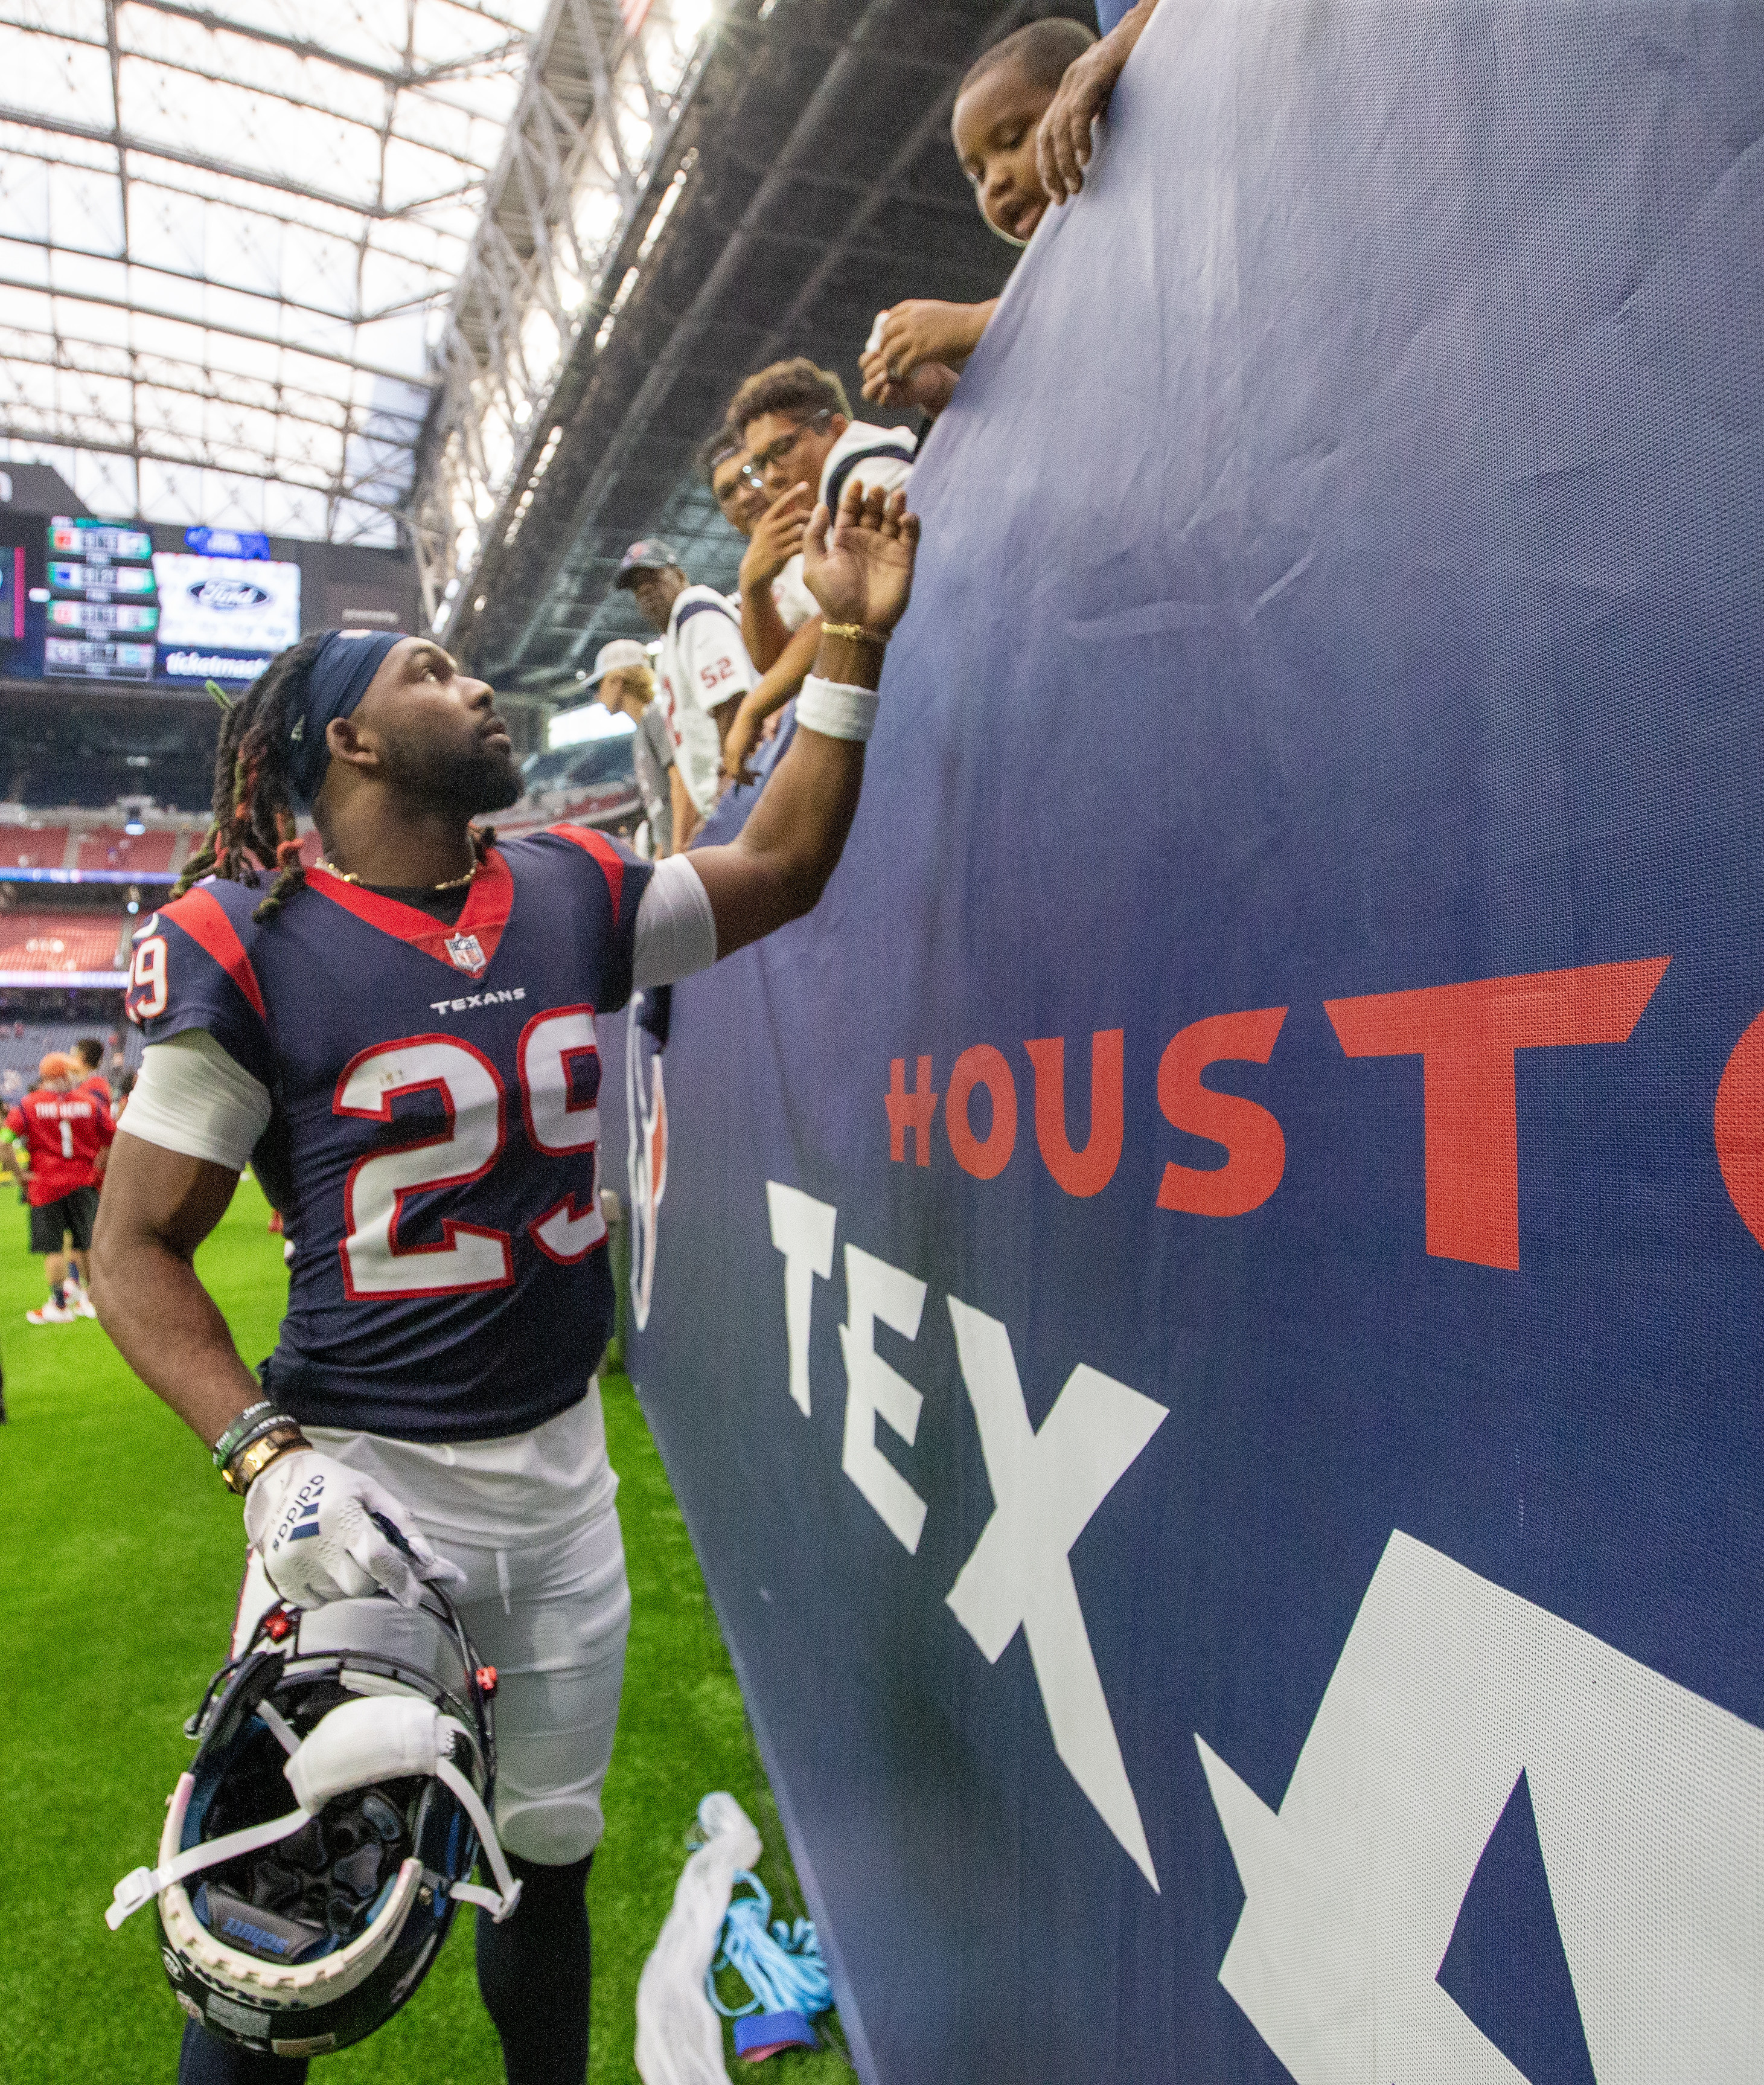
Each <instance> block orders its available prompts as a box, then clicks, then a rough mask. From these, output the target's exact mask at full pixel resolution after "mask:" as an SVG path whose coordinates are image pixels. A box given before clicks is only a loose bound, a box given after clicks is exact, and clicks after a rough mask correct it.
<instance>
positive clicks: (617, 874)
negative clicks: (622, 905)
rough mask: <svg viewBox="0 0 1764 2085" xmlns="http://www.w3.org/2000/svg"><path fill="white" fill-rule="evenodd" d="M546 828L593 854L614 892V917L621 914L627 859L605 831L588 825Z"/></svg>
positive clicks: (608, 885) (610, 888)
mask: <svg viewBox="0 0 1764 2085" xmlns="http://www.w3.org/2000/svg"><path fill="white" fill-rule="evenodd" d="M545 830H546V831H547V832H549V833H555V834H557V835H558V839H561V840H573V841H574V842H575V844H576V845H577V846H578V847H580V848H581V849H582V850H583V852H584V853H585V854H592V856H594V859H595V860H596V861H597V862H599V864H600V872H601V873H602V874H603V875H604V877H605V878H606V887H607V889H608V891H609V892H610V893H611V894H612V898H613V918H614V919H617V918H618V916H619V897H620V894H621V892H622V891H623V890H624V888H625V860H624V857H623V856H621V854H620V852H619V851H618V849H617V847H614V846H613V843H612V842H611V841H610V840H609V839H608V838H607V836H606V834H604V833H597V832H595V831H593V830H591V829H590V828H589V827H588V826H546V828H545Z"/></svg>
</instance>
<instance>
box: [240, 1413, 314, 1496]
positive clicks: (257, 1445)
mask: <svg viewBox="0 0 1764 2085" xmlns="http://www.w3.org/2000/svg"><path fill="white" fill-rule="evenodd" d="M311 1446H312V1442H310V1441H309V1440H307V1437H306V1436H305V1434H303V1433H302V1432H301V1431H300V1429H299V1427H298V1426H278V1427H276V1428H275V1429H274V1430H273V1431H271V1432H270V1433H264V1434H260V1435H259V1437H257V1440H255V1441H253V1442H252V1444H251V1446H249V1447H248V1448H244V1449H241V1450H240V1453H239V1454H236V1455H235V1456H234V1458H233V1459H232V1460H231V1462H230V1463H228V1464H227V1467H226V1468H225V1469H224V1470H223V1471H221V1478H222V1480H223V1483H224V1484H226V1486H227V1489H228V1491H230V1492H236V1493H238V1494H239V1496H240V1497H241V1498H243V1497H244V1496H245V1494H246V1493H247V1492H248V1491H249V1490H250V1488H251V1487H252V1483H253V1481H254V1480H256V1479H257V1478H258V1477H261V1476H262V1475H263V1473H264V1471H265V1470H266V1469H267V1468H268V1467H269V1465H270V1464H271V1463H273V1462H274V1460H275V1459H276V1458H277V1456H278V1455H282V1454H287V1453H288V1452H289V1451H290V1450H291V1449H295V1448H310V1447H311Z"/></svg>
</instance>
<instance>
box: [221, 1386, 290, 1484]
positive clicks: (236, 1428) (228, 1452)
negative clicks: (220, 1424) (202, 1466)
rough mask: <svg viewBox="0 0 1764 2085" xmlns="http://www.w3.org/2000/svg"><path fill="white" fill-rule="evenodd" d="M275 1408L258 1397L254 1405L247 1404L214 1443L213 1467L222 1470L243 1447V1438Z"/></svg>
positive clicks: (266, 1399) (266, 1400)
mask: <svg viewBox="0 0 1764 2085" xmlns="http://www.w3.org/2000/svg"><path fill="white" fill-rule="evenodd" d="M274 1409H275V1407H274V1405H273V1404H271V1403H270V1402H269V1399H268V1398H267V1397H260V1398H259V1399H258V1400H257V1403H255V1404H248V1405H247V1406H246V1407H245V1408H244V1411H243V1412H240V1415H239V1416H238V1417H237V1418H236V1419H235V1420H233V1421H232V1422H231V1425H229V1426H227V1429H226V1430H225V1431H224V1432H223V1433H222V1435H221V1437H220V1438H219V1440H218V1441H217V1442H215V1443H214V1467H215V1468H216V1469H217V1470H224V1469H225V1468H226V1467H227V1464H228V1463H230V1462H231V1460H232V1459H233V1458H234V1456H235V1455H236V1454H238V1453H239V1451H240V1449H241V1448H243V1447H244V1445H245V1436H246V1435H247V1434H248V1433H250V1432H252V1429H254V1428H255V1427H256V1425H257V1422H258V1420H260V1419H262V1418H264V1417H265V1416H266V1415H267V1414H269V1412H274Z"/></svg>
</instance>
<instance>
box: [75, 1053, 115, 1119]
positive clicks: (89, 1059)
mask: <svg viewBox="0 0 1764 2085" xmlns="http://www.w3.org/2000/svg"><path fill="white" fill-rule="evenodd" d="M73 1057H74V1064H75V1065H76V1066H77V1068H78V1083H77V1084H76V1085H75V1086H74V1092H75V1093H90V1094H91V1096H92V1098H94V1099H95V1100H100V1101H102V1102H104V1112H105V1114H107V1115H108V1114H109V1113H110V1112H111V1105H110V1081H109V1080H108V1079H107V1078H106V1077H105V1076H104V1073H103V1072H102V1071H101V1070H100V1065H102V1064H103V1063H104V1044H103V1043H102V1042H100V1041H99V1039H98V1038H97V1037H96V1036H95V1035H83V1036H82V1037H81V1038H80V1039H79V1041H78V1042H76V1043H75V1044H74V1048H73Z"/></svg>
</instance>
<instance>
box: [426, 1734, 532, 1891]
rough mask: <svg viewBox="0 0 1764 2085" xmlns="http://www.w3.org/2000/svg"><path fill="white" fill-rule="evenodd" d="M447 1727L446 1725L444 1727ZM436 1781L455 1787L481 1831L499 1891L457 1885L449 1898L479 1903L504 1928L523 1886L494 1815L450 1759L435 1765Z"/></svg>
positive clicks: (463, 1884) (468, 1885) (482, 1841)
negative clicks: (504, 1848)
mask: <svg viewBox="0 0 1764 2085" xmlns="http://www.w3.org/2000/svg"><path fill="white" fill-rule="evenodd" d="M444 1727H445V1726H444ZM452 1728H453V1729H454V1730H459V1731H460V1736H461V1737H464V1735H465V1732H464V1730H460V1726H459V1725H458V1724H457V1723H454V1724H452ZM435 1779H436V1780H437V1781H439V1782H440V1783H441V1784H442V1786H443V1787H445V1788H451V1789H452V1791H453V1793H454V1794H456V1796H458V1798H460V1803H461V1804H462V1805H463V1806H464V1810H465V1814H466V1815H467V1816H468V1817H469V1818H470V1819H471V1820H472V1823H473V1825H474V1827H475V1828H476V1829H477V1838H478V1844H479V1845H481V1847H482V1848H483V1849H484V1858H485V1859H486V1860H487V1861H488V1862H490V1873H491V1874H492V1875H494V1876H495V1878H496V1880H497V1883H498V1888H496V1889H494V1890H487V1889H481V1888H479V1887H478V1885H477V1883H454V1885H453V1887H452V1890H451V1891H450V1892H449V1895H451V1896H456V1897H457V1898H458V1899H459V1900H460V1902H461V1903H462V1904H475V1905H480V1906H481V1908H482V1909H484V1910H486V1911H487V1912H489V1913H490V1915H491V1917H493V1918H494V1920H495V1921H496V1923H497V1924H498V1926H500V1925H501V1924H502V1921H503V1920H504V1919H505V1918H507V1917H508V1915H509V1913H511V1911H512V1910H513V1909H515V1905H517V1904H519V1901H520V1884H519V1883H518V1882H517V1881H516V1880H515V1875H514V1871H513V1870H512V1869H511V1868H510V1866H509V1865H508V1856H507V1854H505V1853H504V1852H503V1851H502V1841H501V1840H500V1839H498V1837H497V1836H496V1827H495V1825H494V1824H492V1823H491V1821H490V1812H489V1811H487V1810H486V1808H485V1807H484V1805H483V1803H482V1802H481V1799H480V1798H479V1796H478V1792H477V1790H476V1789H475V1788H474V1787H473V1786H472V1784H471V1782H470V1781H468V1780H467V1779H466V1777H465V1776H464V1774H463V1773H460V1769H458V1768H457V1767H456V1765H455V1764H453V1762H452V1760H450V1759H438V1760H436V1761H435Z"/></svg>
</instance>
